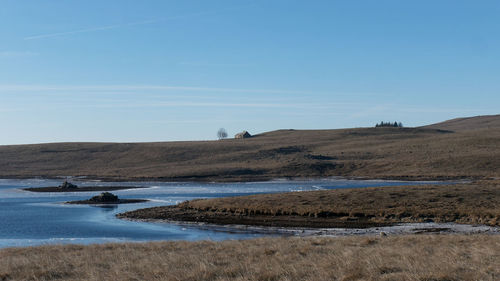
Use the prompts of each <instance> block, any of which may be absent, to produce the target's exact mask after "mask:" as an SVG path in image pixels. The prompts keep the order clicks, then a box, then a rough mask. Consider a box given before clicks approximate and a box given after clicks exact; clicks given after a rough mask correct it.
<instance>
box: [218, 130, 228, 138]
mask: <svg viewBox="0 0 500 281" xmlns="http://www.w3.org/2000/svg"><path fill="white" fill-rule="evenodd" d="M217 137H218V138H219V139H220V140H222V139H225V138H227V132H226V129H224V128H220V129H219V130H218V131H217Z"/></svg>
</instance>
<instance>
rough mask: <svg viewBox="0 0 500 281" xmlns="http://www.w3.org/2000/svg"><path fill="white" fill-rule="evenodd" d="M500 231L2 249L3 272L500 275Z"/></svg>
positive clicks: (63, 276)
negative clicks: (495, 232) (498, 232)
mask: <svg viewBox="0 0 500 281" xmlns="http://www.w3.org/2000/svg"><path fill="white" fill-rule="evenodd" d="M499 253H500V236H488V235H474V236H458V235H420V236H416V235H413V236H394V237H393V236H388V237H343V238H320V237H312V238H262V239H256V240H245V241H225V242H209V241H202V242H154V243H144V244H142V243H141V244H135V243H128V244H104V245H90V246H78V245H63V246H41V247H31V248H12V249H3V250H0V257H1V258H0V280H193V281H195V280H410V281H411V280H419V281H423V280H426V281H430V280H440V281H445V280H447V281H448V280H492V281H493V280H499V278H500V267H499V266H498V265H499V262H500V254H499Z"/></svg>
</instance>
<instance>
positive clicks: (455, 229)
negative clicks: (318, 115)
mask: <svg viewBox="0 0 500 281" xmlns="http://www.w3.org/2000/svg"><path fill="white" fill-rule="evenodd" d="M121 219H123V220H127V221H137V222H149V223H160V224H161V223H167V224H174V225H179V226H184V227H187V228H189V227H194V228H197V229H208V230H216V231H221V232H239V231H241V232H248V231H250V232H252V233H258V234H267V235H273V234H277V235H280V236H281V235H283V236H285V237H286V236H296V237H344V236H387V235H391V236H393V235H424V234H433V235H437V234H439V235H456V234H465V235H472V234H475V235H477V234H480V235H500V227H495V226H488V225H480V224H460V223H453V222H444V223H435V222H409V223H392V224H390V225H385V226H371V227H364V228H354V227H344V228H342V227H325V228H309V227H281V226H261V225H245V224H215V223H206V222H194V221H175V220H163V219H131V218H121Z"/></svg>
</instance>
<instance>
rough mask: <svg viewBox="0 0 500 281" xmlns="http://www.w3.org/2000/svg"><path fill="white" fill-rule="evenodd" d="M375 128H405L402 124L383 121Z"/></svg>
mask: <svg viewBox="0 0 500 281" xmlns="http://www.w3.org/2000/svg"><path fill="white" fill-rule="evenodd" d="M375 127H396V128H401V127H403V123H401V122H394V123H392V122H384V121H381V122H380V123H377V125H375Z"/></svg>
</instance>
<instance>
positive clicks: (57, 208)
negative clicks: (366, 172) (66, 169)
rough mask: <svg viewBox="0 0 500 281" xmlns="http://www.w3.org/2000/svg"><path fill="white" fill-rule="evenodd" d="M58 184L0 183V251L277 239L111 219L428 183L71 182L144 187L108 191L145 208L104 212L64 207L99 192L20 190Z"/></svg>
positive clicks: (113, 207)
mask: <svg viewBox="0 0 500 281" xmlns="http://www.w3.org/2000/svg"><path fill="white" fill-rule="evenodd" d="M61 182H62V181H61V180H46V179H29V180H17V179H16V180H12V179H0V248H3V247H14V246H16V247H17V246H33V245H42V244H63V243H64V244H65V243H75V244H91V243H105V242H133V241H136V242H140V241H155V240H226V239H248V238H254V237H260V236H263V235H278V234H272V233H262V232H259V231H257V230H255V229H253V230H252V229H245V228H241V229H235V228H225V227H212V226H197V225H182V224H171V223H152V222H134V221H127V220H120V219H117V218H115V215H116V214H117V213H121V212H125V211H129V210H134V209H139V208H147V207H154V206H160V205H171V204H176V203H179V202H182V201H185V200H191V199H195V198H214V197H225V196H239V195H250V194H259V193H273V192H287V191H307V190H324V189H337V188H363V187H376V186H394V185H409V184H416V183H417V184H419V183H421V184H423V183H430V182H401V181H380V180H366V181H365V180H345V179H324V180H311V181H288V180H276V181H269V182H253V183H169V182H126V183H123V182H120V183H111V182H106V183H104V182H96V181H74V183H76V184H77V185H79V186H93V185H120V186H123V185H125V186H146V187H148V188H145V189H129V190H120V191H113V193H114V194H116V195H118V196H119V197H120V198H124V199H125V198H141V199H149V200H151V201H150V202H146V203H138V204H124V205H111V206H105V207H104V206H88V205H67V204H63V202H66V201H73V200H83V199H88V198H90V197H91V196H94V195H97V194H99V193H100V192H69V193H52V192H51V193H37V192H29V191H23V190H21V188H26V187H44V186H57V185H60V184H61Z"/></svg>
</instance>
